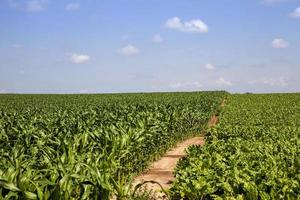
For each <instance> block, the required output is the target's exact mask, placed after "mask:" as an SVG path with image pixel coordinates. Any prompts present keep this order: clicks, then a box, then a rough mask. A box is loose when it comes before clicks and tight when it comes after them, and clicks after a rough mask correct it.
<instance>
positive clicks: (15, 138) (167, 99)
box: [0, 92, 228, 200]
mask: <svg viewBox="0 0 300 200" xmlns="http://www.w3.org/2000/svg"><path fill="white" fill-rule="evenodd" d="M227 95H228V94H227V93H226V92H194V93H156V94H107V95H13V94H7V95H0V131H1V132H0V199H43V200H46V199H104V200H106V199H109V198H110V197H112V196H116V197H117V198H118V199H128V198H129V195H130V190H131V188H130V183H131V181H132V178H133V177H134V176H136V175H138V174H139V173H140V172H142V171H143V170H145V169H146V168H147V166H148V165H149V164H150V163H151V162H152V161H154V160H156V159H158V158H159V157H160V156H161V155H163V154H164V153H165V152H166V151H167V150H168V149H170V148H171V147H172V146H174V145H175V144H176V143H177V142H179V141H182V140H184V139H185V138H188V137H190V136H192V135H196V134H199V133H201V132H202V131H203V130H204V129H205V128H206V126H207V121H208V120H209V118H210V116H211V115H212V114H213V113H214V112H215V110H216V109H217V107H218V106H219V104H220V102H221V101H222V100H223V99H224V97H225V96H227Z"/></svg>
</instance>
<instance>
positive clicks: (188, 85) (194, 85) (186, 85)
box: [169, 81, 203, 89]
mask: <svg viewBox="0 0 300 200" xmlns="http://www.w3.org/2000/svg"><path fill="white" fill-rule="evenodd" d="M169 86H170V88H172V89H199V88H201V87H203V85H202V84H201V83H200V82H198V81H194V82H177V83H172V84H170V85H169Z"/></svg>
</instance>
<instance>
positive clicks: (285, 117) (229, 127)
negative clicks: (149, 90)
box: [171, 94, 300, 200]
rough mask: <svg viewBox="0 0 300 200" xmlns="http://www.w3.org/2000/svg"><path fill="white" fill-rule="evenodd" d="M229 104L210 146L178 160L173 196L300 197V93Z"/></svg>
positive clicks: (233, 97) (249, 98) (233, 98)
mask: <svg viewBox="0 0 300 200" xmlns="http://www.w3.org/2000/svg"><path fill="white" fill-rule="evenodd" d="M226 104H227V105H226V106H225V108H224V109H223V111H222V113H221V120H220V122H219V124H218V125H217V126H216V127H214V128H212V129H211V130H210V131H209V133H208V135H207V137H206V144H205V146H204V147H199V146H192V147H190V148H189V149H188V156H187V158H185V159H183V160H181V161H180V162H179V164H178V166H177V169H176V181H175V182H174V185H173V187H172V189H171V194H172V196H173V199H249V200H252V199H254V200H255V199H261V200H269V199H300V148H299V147H300V121H299V119H300V94H269V95H267V94H265V95H230V96H229V99H228V101H227V103H226Z"/></svg>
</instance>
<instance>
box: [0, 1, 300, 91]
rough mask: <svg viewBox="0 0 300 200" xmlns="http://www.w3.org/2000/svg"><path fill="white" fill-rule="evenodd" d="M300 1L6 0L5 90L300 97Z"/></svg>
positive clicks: (1, 51) (1, 70) (1, 23)
mask: <svg viewBox="0 0 300 200" xmlns="http://www.w3.org/2000/svg"><path fill="white" fill-rule="evenodd" d="M299 52H300V0H243V1H241V0H222V1H220V0H202V1H199V0H172V1H171V0H163V1H162V0H149V1H144V0H101V1H99V0H98V1H97V0H76V1H72V0H70V1H64V0H60V1H58V0H0V93H7V92H17V93H102V92H141V91H144V92H150V91H193V90H217V89H218V90H219V89H222V90H227V91H230V92H300V79H299V77H300V53H299Z"/></svg>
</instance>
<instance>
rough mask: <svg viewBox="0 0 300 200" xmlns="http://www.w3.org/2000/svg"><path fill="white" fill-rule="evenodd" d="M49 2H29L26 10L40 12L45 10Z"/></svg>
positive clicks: (36, 0) (34, 0) (33, 0)
mask: <svg viewBox="0 0 300 200" xmlns="http://www.w3.org/2000/svg"><path fill="white" fill-rule="evenodd" d="M46 3H47V0H29V1H27V3H26V8H27V10H28V11H30V12H39V11H43V10H45V6H46V5H45V4H46Z"/></svg>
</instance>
